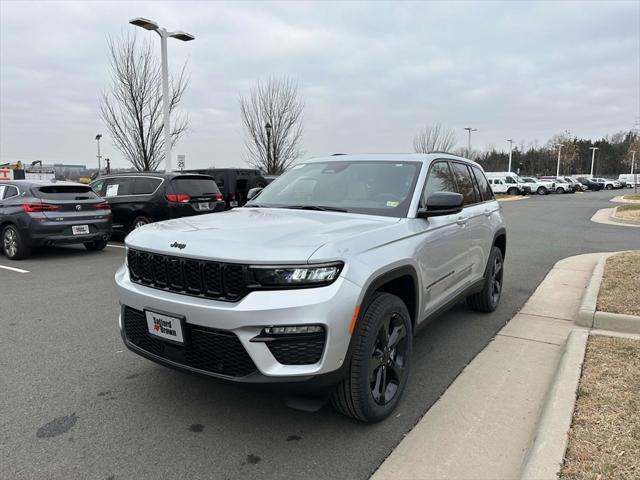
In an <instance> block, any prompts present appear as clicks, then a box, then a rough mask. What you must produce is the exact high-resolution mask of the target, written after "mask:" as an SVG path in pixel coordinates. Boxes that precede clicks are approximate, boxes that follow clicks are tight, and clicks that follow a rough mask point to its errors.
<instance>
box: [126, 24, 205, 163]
mask: <svg viewBox="0 0 640 480" xmlns="http://www.w3.org/2000/svg"><path fill="white" fill-rule="evenodd" d="M129 23H130V24H131V25H135V26H136V27H140V28H144V29H145V30H150V31H154V32H156V33H157V34H158V35H159V36H160V51H161V63H162V65H161V66H162V117H163V124H164V128H163V129H164V169H165V171H166V172H170V171H171V130H170V129H169V66H168V61H167V38H169V37H171V38H177V39H178V40H182V41H183V42H188V41H190V40H193V39H195V38H196V37H194V36H193V35H191V34H190V33H186V32H183V31H181V30H178V31H175V32H168V31H167V29H166V28H163V27H160V26H159V25H158V24H157V23H156V22H154V21H153V20H148V19H146V18H142V17H138V18H134V19H132V20H129Z"/></svg>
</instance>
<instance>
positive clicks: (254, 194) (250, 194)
mask: <svg viewBox="0 0 640 480" xmlns="http://www.w3.org/2000/svg"><path fill="white" fill-rule="evenodd" d="M262 189H263V187H255V188H251V189H249V191H248V192H247V202H248V201H249V200H252V199H254V198H256V197H257V196H258V194H259V193H260V192H261V191H262Z"/></svg>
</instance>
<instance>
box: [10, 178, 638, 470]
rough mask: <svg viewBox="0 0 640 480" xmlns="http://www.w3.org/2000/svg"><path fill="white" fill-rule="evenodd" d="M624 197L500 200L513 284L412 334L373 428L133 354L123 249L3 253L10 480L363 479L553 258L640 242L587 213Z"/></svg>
mask: <svg viewBox="0 0 640 480" xmlns="http://www.w3.org/2000/svg"><path fill="white" fill-rule="evenodd" d="M619 193H620V191H617V192H595V193H592V192H587V193H583V194H575V195H548V196H544V197H539V196H536V197H532V198H530V199H526V200H523V201H516V202H508V203H503V204H502V205H503V208H504V213H505V217H506V221H507V226H508V241H507V257H506V263H505V286H504V292H503V297H502V302H501V304H500V307H499V308H498V310H497V311H496V312H494V313H493V314H489V315H483V314H477V313H473V312H471V311H469V310H467V309H466V308H465V306H464V305H463V304H460V305H458V306H456V307H455V308H453V309H452V310H451V311H449V312H448V313H447V314H445V315H444V316H442V317H441V318H439V319H438V320H435V321H434V322H433V323H431V324H430V325H429V326H427V327H426V328H425V329H423V330H422V331H421V332H420V333H419V335H418V336H417V337H416V339H415V340H414V356H413V370H412V372H411V377H410V380H409V385H408V387H407V390H406V391H405V394H404V398H403V400H402V402H401V403H400V405H399V408H398V409H397V411H396V413H395V414H394V415H393V416H392V417H390V418H389V419H387V420H386V421H384V422H382V423H379V424H376V425H365V424H361V423H358V422H356V421H354V420H351V419H349V418H346V417H343V416H341V415H339V414H337V413H335V412H334V411H333V410H332V409H331V408H330V407H329V406H326V407H325V408H323V409H322V410H320V411H319V412H316V413H304V412H299V411H295V410H291V409H289V408H287V407H286V406H285V405H284V403H283V402H282V398H281V397H280V395H278V394H277V393H276V392H263V391H256V390H249V389H246V388H243V387H239V386H236V385H231V384H228V383H223V382H220V381H215V380H211V379H208V378H200V377H197V376H192V375H187V374H184V373H180V372H176V371H173V370H170V369H167V368H164V367H161V366H159V365H156V364H154V363H151V362H149V361H147V360H144V359H142V358H140V357H138V356H136V355H134V354H132V353H130V352H129V351H127V350H126V349H125V348H124V346H123V345H122V342H121V339H120V335H119V332H118V328H117V315H118V304H117V300H116V297H115V294H114V287H113V275H114V273H115V271H116V269H117V268H118V266H119V264H120V263H121V262H122V261H123V258H124V249H122V248H121V246H122V244H121V243H117V242H114V243H113V245H115V246H113V247H108V248H107V249H106V250H105V251H103V252H87V251H85V250H84V248H82V247H80V248H76V247H66V248H56V249H49V250H42V251H37V252H35V253H34V255H33V256H32V257H31V258H29V259H27V260H24V261H20V262H10V261H9V260H7V259H6V258H5V257H0V266H9V267H13V268H19V269H22V270H25V271H26V272H24V273H23V272H17V271H13V270H6V269H0V302H1V307H0V328H1V332H2V333H1V334H0V478H3V479H4V478H7V479H14V478H24V479H40V478H43V479H45V478H46V479H49V478H60V479H63V478H64V479H71V478H83V479H84V478H91V479H93V478H95V479H108V478H112V479H125V478H126V479H128V478H137V479H138V478H139V479H146V478H149V479H160V478H190V479H205V478H207V479H219V478H220V479H222V478H224V479H227V478H228V479H232V478H270V479H271V478H278V479H279V478H287V479H290V478H299V477H302V476H304V477H306V478H310V479H314V478H322V479H331V478H336V479H345V478H357V479H364V478H368V476H369V475H370V474H371V473H373V472H374V471H375V469H376V468H377V467H378V465H379V464H380V463H381V462H382V461H383V460H384V458H385V457H386V456H387V455H388V454H389V453H390V452H391V450H392V449H393V448H394V447H395V446H396V445H397V444H398V443H399V442H400V440H401V439H402V437H403V435H404V434H405V433H406V432H408V431H409V430H410V429H411V427H412V426H413V425H414V424H415V423H416V422H417V421H418V420H419V419H420V417H421V416H422V415H423V414H424V413H425V412H426V411H427V410H428V409H429V407H430V406H431V405H432V404H433V403H434V402H435V401H436V400H437V399H438V398H439V397H440V395H442V394H443V393H444V391H445V390H446V388H447V386H448V385H450V384H451V382H452V381H453V380H454V379H455V378H456V376H457V375H458V374H459V373H460V372H461V371H462V369H463V368H464V367H465V365H466V364H468V363H469V362H470V361H471V360H472V359H473V358H474V357H475V355H476V354H477V353H478V352H480V351H481V350H482V349H483V348H484V347H485V346H486V345H487V344H488V342H489V341H490V340H491V339H492V338H493V336H494V335H495V334H496V332H497V331H498V330H499V329H500V328H501V327H502V326H503V325H504V324H505V323H506V322H507V321H508V320H509V319H510V318H511V317H512V316H513V314H514V313H515V312H517V311H518V309H519V308H520V307H521V306H522V305H523V304H524V302H525V301H526V300H527V298H528V297H529V296H530V295H531V294H532V293H533V291H534V290H535V288H536V286H537V285H538V284H539V283H540V281H542V279H543V278H544V276H545V275H546V273H547V272H548V271H549V269H550V268H551V267H552V266H553V264H554V263H555V262H556V261H558V260H559V259H561V258H564V257H567V256H570V255H577V254H580V253H588V252H599V251H617V250H626V249H639V248H640V234H639V233H638V231H637V230H636V229H632V228H627V227H624V226H612V225H602V224H596V223H593V222H591V221H590V220H589V219H590V218H591V216H592V215H593V214H594V213H595V211H596V210H598V209H600V208H605V207H611V206H612V205H613V204H612V203H610V202H609V201H608V200H609V199H610V198H612V197H613V196H615V195H617V194H619Z"/></svg>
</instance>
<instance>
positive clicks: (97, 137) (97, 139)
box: [96, 133, 102, 175]
mask: <svg viewBox="0 0 640 480" xmlns="http://www.w3.org/2000/svg"><path fill="white" fill-rule="evenodd" d="M101 138H102V134H101V133H99V134H97V135H96V142H98V155H97V157H98V175H100V159H101V158H102V157H101V156H100V139H101Z"/></svg>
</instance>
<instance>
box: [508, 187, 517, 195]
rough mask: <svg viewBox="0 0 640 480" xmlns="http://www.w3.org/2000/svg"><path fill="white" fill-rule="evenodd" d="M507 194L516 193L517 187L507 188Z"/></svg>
mask: <svg viewBox="0 0 640 480" xmlns="http://www.w3.org/2000/svg"><path fill="white" fill-rule="evenodd" d="M507 195H518V189H517V188H516V187H511V188H510V189H508V190H507Z"/></svg>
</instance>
